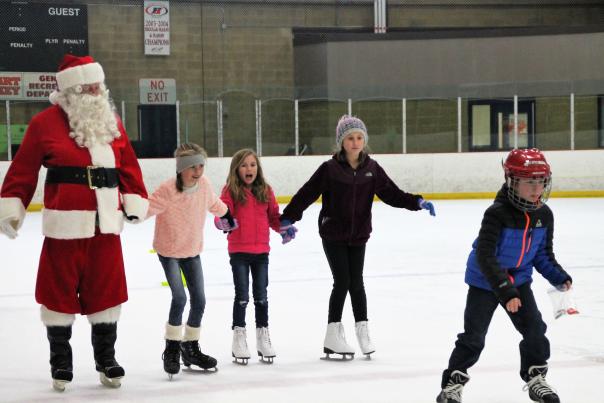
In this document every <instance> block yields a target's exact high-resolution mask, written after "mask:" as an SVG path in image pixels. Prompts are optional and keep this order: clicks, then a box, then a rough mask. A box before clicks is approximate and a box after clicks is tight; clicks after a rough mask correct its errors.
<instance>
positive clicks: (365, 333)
mask: <svg viewBox="0 0 604 403" xmlns="http://www.w3.org/2000/svg"><path fill="white" fill-rule="evenodd" d="M359 335H360V336H361V340H363V341H365V343H367V344H368V345H369V344H371V337H370V336H369V326H367V325H366V324H363V325H361V326H360V328H359Z"/></svg>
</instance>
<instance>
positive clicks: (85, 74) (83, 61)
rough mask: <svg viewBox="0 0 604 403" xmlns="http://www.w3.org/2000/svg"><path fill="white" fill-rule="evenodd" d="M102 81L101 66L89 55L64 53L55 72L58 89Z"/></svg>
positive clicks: (103, 78) (103, 75)
mask: <svg viewBox="0 0 604 403" xmlns="http://www.w3.org/2000/svg"><path fill="white" fill-rule="evenodd" d="M103 81H105V73H103V68H102V67H101V65H100V64H98V63H97V62H95V61H94V59H93V58H92V57H91V56H74V55H70V54H66V55H65V56H64V57H63V61H62V62H61V64H60V65H59V72H58V73H57V87H58V90H59V91H62V90H64V89H65V88H69V87H73V86H74V85H84V84H94V83H102V82H103Z"/></svg>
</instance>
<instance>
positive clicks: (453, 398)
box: [436, 148, 572, 403]
mask: <svg viewBox="0 0 604 403" xmlns="http://www.w3.org/2000/svg"><path fill="white" fill-rule="evenodd" d="M503 168H504V171H505V183H504V184H503V186H502V187H501V190H500V191H499V192H498V193H497V196H496V198H495V202H494V203H493V204H492V205H491V206H490V207H489V208H488V209H487V210H486V211H485V213H484V217H483V220H482V224H481V227H480V232H479V234H478V238H477V239H476V241H474V243H473V245H472V252H471V253H470V256H469V257H468V262H467V267H466V275H465V282H466V283H467V284H468V285H469V290H468V296H467V300H466V308H465V312H464V331H463V333H460V334H459V335H458V336H457V341H456V342H455V348H454V349H453V352H452V353H451V357H450V358H449V366H448V368H447V369H446V370H445V371H443V375H442V382H441V388H442V391H441V392H440V394H439V395H438V397H437V398H436V401H437V402H438V403H461V394H462V390H463V387H464V385H465V384H466V383H467V382H468V381H469V379H470V377H469V376H468V368H470V367H471V366H472V365H474V364H475V363H476V362H477V361H478V358H479V357H480V353H481V352H482V349H483V348H484V342H485V337H486V334H487V331H488V328H489V323H490V322H491V318H492V317H493V313H494V312H495V309H496V308H497V305H501V306H503V307H504V308H505V310H506V313H507V314H508V316H509V317H510V319H511V320H512V323H513V324H514V327H515V328H516V330H518V331H519V332H520V334H522V341H521V342H520V377H521V378H522V379H523V380H524V381H525V382H526V386H525V389H528V392H529V397H530V398H531V400H533V401H535V402H541V403H559V402H560V399H559V398H558V395H557V394H556V392H555V391H554V390H553V389H552V388H551V387H550V386H549V385H548V384H547V383H546V381H545V375H546V374H547V360H548V358H549V356H550V347H549V341H548V339H547V338H546V337H545V330H546V328H547V326H546V325H545V323H544V322H543V319H542V318H541V313H540V312H539V309H538V308H537V304H536V303H535V298H534V296H533V292H532V290H531V282H532V274H533V267H534V268H535V269H537V271H538V272H539V273H540V274H541V275H542V276H543V277H545V278H546V279H547V280H548V281H549V282H550V283H551V284H552V285H554V286H556V287H558V288H560V289H567V288H570V286H571V284H572V279H571V277H570V276H569V275H568V274H567V273H566V272H565V271H564V269H562V267H561V266H560V265H559V264H558V262H557V261H556V258H555V256H554V252H553V245H552V239H553V235H554V216H553V214H552V211H551V210H550V209H549V207H548V206H546V205H545V202H546V201H547V198H548V196H549V192H550V189H551V171H550V166H549V164H548V163H547V161H546V160H545V157H544V156H543V154H542V153H541V151H539V150H538V149H536V148H532V149H522V150H518V149H516V150H512V151H511V152H510V153H509V155H508V156H507V158H506V160H505V162H504V164H503Z"/></svg>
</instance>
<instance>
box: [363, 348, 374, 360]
mask: <svg viewBox="0 0 604 403" xmlns="http://www.w3.org/2000/svg"><path fill="white" fill-rule="evenodd" d="M373 353H375V350H373V351H371V352H369V353H363V355H364V356H365V359H366V360H368V361H369V360H371V354H373Z"/></svg>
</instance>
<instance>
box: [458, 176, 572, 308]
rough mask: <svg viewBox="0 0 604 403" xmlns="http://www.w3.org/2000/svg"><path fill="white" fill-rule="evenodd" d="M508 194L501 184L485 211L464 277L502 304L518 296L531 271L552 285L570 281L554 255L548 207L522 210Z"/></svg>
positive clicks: (550, 216)
mask: <svg viewBox="0 0 604 403" xmlns="http://www.w3.org/2000/svg"><path fill="white" fill-rule="evenodd" d="M507 192H508V188H507V185H505V184H504V185H503V187H502V188H501V190H499V192H498V193H497V196H496V197H495V201H494V203H493V204H492V205H491V206H490V207H489V208H488V209H487V210H486V211H485V213H484V217H483V219H482V224H481V226H480V232H479V233H478V238H477V239H476V240H475V241H474V243H473V244H472V252H470V256H469V257H468V262H467V266H466V276H465V281H466V283H467V284H469V285H471V286H474V287H478V288H482V289H485V290H491V291H493V292H494V293H495V294H496V295H497V297H498V298H499V300H500V301H501V302H502V303H504V304H505V303H506V302H507V301H509V300H510V299H512V298H516V297H518V296H519V294H518V290H517V289H516V287H518V286H520V285H522V284H525V283H530V282H532V276H533V268H535V269H537V271H538V272H539V273H541V275H542V276H543V277H545V278H546V279H547V280H548V281H549V282H550V283H551V284H552V285H554V286H556V285H560V284H562V283H564V282H565V281H567V280H570V281H572V279H571V277H570V276H569V275H568V273H566V272H565V271H564V269H562V267H561V266H560V265H559V264H558V262H557V261H556V257H555V256H554V251H553V238H554V215H553V214H552V211H551V210H550V209H549V207H548V206H547V205H544V206H543V207H541V208H539V209H538V210H536V211H531V212H524V211H521V210H519V209H517V208H516V207H514V206H513V205H512V203H511V202H510V201H509V200H508V198H507Z"/></svg>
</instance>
